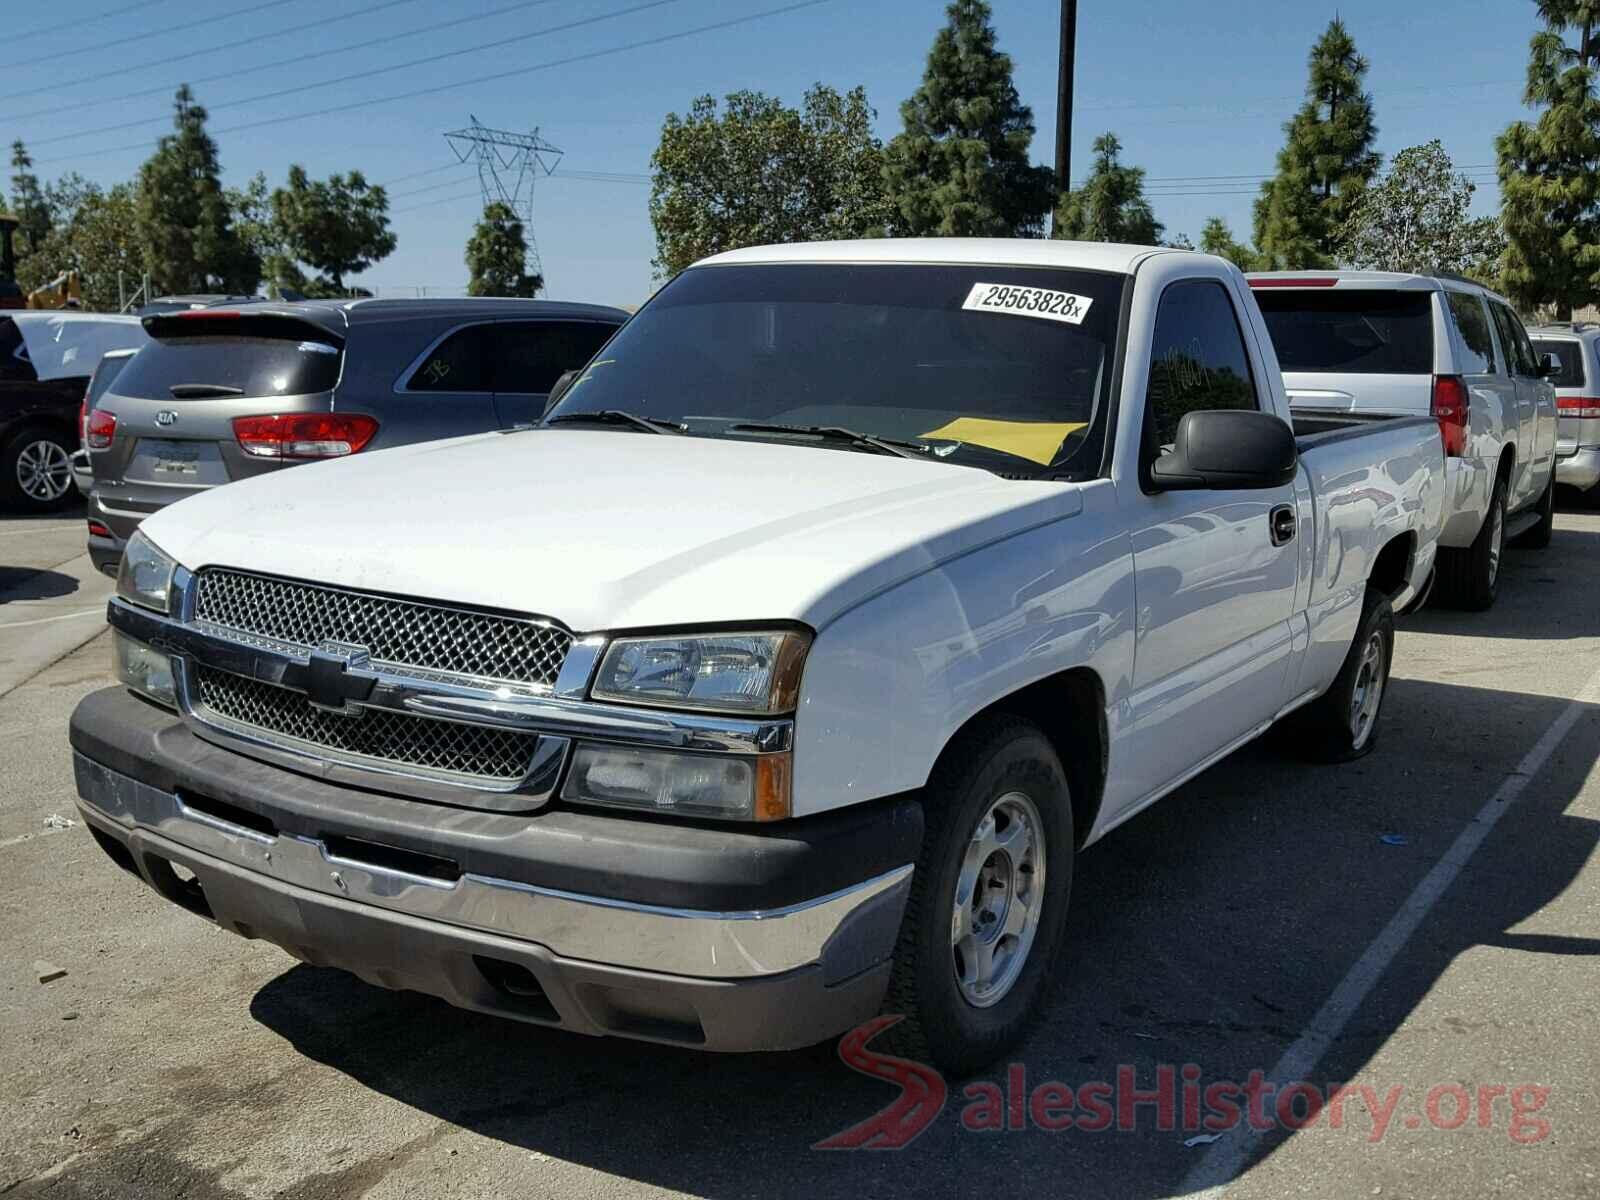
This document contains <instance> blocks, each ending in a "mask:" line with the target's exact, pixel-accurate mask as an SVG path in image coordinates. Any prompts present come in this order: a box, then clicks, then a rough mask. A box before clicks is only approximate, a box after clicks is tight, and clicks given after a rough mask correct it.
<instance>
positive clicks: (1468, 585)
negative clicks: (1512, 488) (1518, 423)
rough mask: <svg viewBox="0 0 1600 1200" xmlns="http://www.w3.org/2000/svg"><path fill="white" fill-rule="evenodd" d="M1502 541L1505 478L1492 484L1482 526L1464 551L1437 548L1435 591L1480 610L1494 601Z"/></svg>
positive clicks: (1460, 605)
mask: <svg viewBox="0 0 1600 1200" xmlns="http://www.w3.org/2000/svg"><path fill="white" fill-rule="evenodd" d="M1505 542H1506V481H1505V480H1504V479H1503V478H1502V479H1500V480H1497V481H1496V483H1495V485H1494V492H1493V494H1492V495H1491V496H1490V497H1489V511H1488V512H1487V513H1486V514H1484V518H1483V528H1481V529H1480V530H1478V536H1477V537H1476V538H1474V539H1473V542H1472V545H1470V546H1468V547H1467V548H1466V549H1464V550H1441V551H1439V583H1438V588H1439V594H1440V598H1441V599H1443V600H1444V601H1445V603H1447V604H1450V605H1452V606H1454V607H1456V608H1464V609H1467V610H1469V611H1471V612H1482V611H1483V610H1484V609H1486V608H1488V607H1490V606H1491V605H1492V604H1493V603H1494V597H1495V593H1496V591H1497V590H1498V588H1499V586H1500V561H1501V559H1502V558H1503V557H1504V553H1505Z"/></svg>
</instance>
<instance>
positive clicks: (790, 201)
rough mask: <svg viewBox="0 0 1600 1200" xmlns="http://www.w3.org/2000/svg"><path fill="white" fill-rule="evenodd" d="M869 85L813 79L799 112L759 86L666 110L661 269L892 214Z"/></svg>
mask: <svg viewBox="0 0 1600 1200" xmlns="http://www.w3.org/2000/svg"><path fill="white" fill-rule="evenodd" d="M874 115H875V114H874V113H873V111H872V109H871V107H870V106H869V105H868V104H867V97H866V92H865V90H864V89H862V88H859V87H858V88H854V89H852V90H851V91H849V92H846V93H844V94H842V95H841V94H840V93H839V92H837V91H835V90H834V89H833V88H831V87H826V86H824V85H823V84H820V83H819V84H816V85H815V86H813V87H812V88H811V90H810V91H808V92H807V93H806V94H805V98H804V100H803V101H802V103H801V107H800V108H799V109H794V108H789V107H787V106H786V105H784V103H783V102H782V101H781V100H778V99H777V98H775V97H772V96H766V95H763V94H762V93H760V92H751V91H740V92H734V93H732V94H731V95H729V96H728V97H727V98H726V100H725V101H724V104H723V107H722V108H721V110H720V111H719V109H718V105H717V101H716V100H715V99H714V98H713V97H711V96H700V97H698V98H697V99H696V100H695V101H694V103H693V104H691V105H690V107H689V112H688V114H687V115H686V116H682V117H680V116H678V114H676V113H669V114H668V115H667V119H666V121H665V122H664V123H663V125H662V127H661V141H660V144H659V145H658V146H657V147H656V152H655V154H654V155H653V156H652V158H651V160H650V165H651V169H652V178H651V189H650V221H651V224H652V225H654V226H655V232H656V257H655V262H654V266H655V269H656V272H657V274H659V275H662V276H670V275H673V274H676V273H677V272H678V271H681V270H683V268H684V267H687V266H688V265H689V264H690V263H692V262H694V261H695V260H697V259H700V258H704V257H705V256H706V255H708V254H715V253H717V252H719V251H722V250H732V249H737V248H738V247H740V246H752V245H761V244H764V243H769V242H802V241H817V240H827V239H836V238H849V237H862V236H866V235H868V234H870V233H873V232H876V231H880V230H881V229H882V227H883V226H884V224H885V223H886V221H887V219H888V216H889V209H888V205H887V201H886V199H885V197H884V191H883V162H882V159H883V147H882V145H881V144H880V143H879V141H878V139H877V138H876V137H875V136H873V133H872V120H873V117H874Z"/></svg>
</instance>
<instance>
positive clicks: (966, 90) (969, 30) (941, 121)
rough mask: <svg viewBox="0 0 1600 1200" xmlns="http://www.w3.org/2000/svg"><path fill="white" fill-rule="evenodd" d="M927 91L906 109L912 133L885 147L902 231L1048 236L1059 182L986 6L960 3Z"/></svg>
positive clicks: (951, 11) (931, 64)
mask: <svg viewBox="0 0 1600 1200" xmlns="http://www.w3.org/2000/svg"><path fill="white" fill-rule="evenodd" d="M946 14H947V16H948V23H947V24H946V26H945V27H944V28H943V29H941V30H940V31H939V33H938V35H937V36H936V37H935V38H934V41H933V49H932V50H930V51H929V52H928V65H927V69H926V70H925V71H924V73H923V76H922V86H921V87H919V88H918V89H917V90H916V92H915V93H914V94H913V95H912V97H911V98H910V99H909V100H907V101H906V102H905V103H904V104H902V105H901V106H900V117H901V120H902V121H903V122H904V125H905V130H904V132H902V133H900V134H898V135H897V136H896V137H895V138H894V139H893V140H892V141H891V142H890V143H889V144H888V146H886V147H885V148H884V160H885V161H884V179H885V182H886V183H887V185H888V192H889V201H890V203H891V205H892V206H893V210H894V215H893V217H892V218H891V221H892V229H893V232H895V233H897V234H902V235H909V236H955V237H983V236H989V237H1038V236H1039V235H1040V234H1041V233H1042V232H1043V230H1044V218H1045V215H1046V214H1047V213H1048V212H1049V211H1050V209H1051V207H1052V205H1053V204H1054V202H1055V196H1056V185H1055V176H1054V173H1053V172H1052V171H1051V170H1050V169H1049V168H1048V167H1039V166H1034V165H1033V164H1032V162H1031V161H1030V160H1029V157H1028V147H1029V145H1030V144H1031V143H1032V141H1033V132H1034V129H1033V112H1032V110H1030V109H1029V108H1028V106H1027V105H1025V104H1023V103H1022V101H1021V99H1020V98H1019V97H1018V95H1017V89H1016V86H1015V85H1014V84H1013V83H1012V81H1011V58H1010V56H1009V55H1006V54H1001V53H1000V52H999V50H997V49H996V46H995V32H994V26H993V25H992V24H991V23H990V9H989V6H988V4H986V3H984V0H954V2H953V3H952V4H951V5H950V6H949V8H948V9H947V10H946Z"/></svg>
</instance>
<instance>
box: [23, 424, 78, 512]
mask: <svg viewBox="0 0 1600 1200" xmlns="http://www.w3.org/2000/svg"><path fill="white" fill-rule="evenodd" d="M17 486H18V487H20V488H21V489H22V493H23V495H25V496H28V497H30V498H31V499H34V500H45V501H50V500H59V499H61V497H63V496H65V495H66V494H67V489H68V488H69V487H71V486H72V460H71V459H70V458H69V457H68V456H67V452H66V450H64V449H63V448H62V447H61V445H60V444H59V443H57V442H52V441H50V440H49V439H48V438H40V439H39V440H38V441H36V442H30V443H28V445H26V446H24V447H23V448H22V453H21V454H19V455H17Z"/></svg>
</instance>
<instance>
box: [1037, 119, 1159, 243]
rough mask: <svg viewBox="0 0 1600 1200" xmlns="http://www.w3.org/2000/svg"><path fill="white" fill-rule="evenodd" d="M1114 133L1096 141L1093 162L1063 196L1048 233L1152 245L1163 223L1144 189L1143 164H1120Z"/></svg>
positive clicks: (1085, 240) (1119, 147)
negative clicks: (1082, 178) (1078, 183)
mask: <svg viewBox="0 0 1600 1200" xmlns="http://www.w3.org/2000/svg"><path fill="white" fill-rule="evenodd" d="M1121 154H1122V143H1121V142H1119V141H1118V140H1117V135H1116V134H1114V133H1104V134H1101V135H1100V136H1099V137H1097V138H1096V139H1095V141H1094V166H1093V168H1092V169H1091V170H1090V172H1089V178H1088V179H1087V180H1085V181H1084V185H1083V186H1082V187H1081V188H1078V189H1077V190H1076V191H1071V192H1067V193H1066V194H1065V195H1063V196H1062V197H1061V203H1060V204H1059V205H1058V206H1057V208H1056V217H1055V228H1054V231H1053V232H1052V234H1051V236H1052V237H1058V238H1067V239H1070V240H1072V241H1075V242H1132V243H1134V244H1135V245H1139V246H1154V245H1157V244H1158V243H1159V242H1160V241H1161V234H1162V232H1163V226H1162V224H1161V222H1160V221H1158V220H1156V215H1155V212H1154V211H1153V210H1152V209H1151V207H1150V201H1148V200H1146V199H1145V195H1144V168H1143V167H1128V166H1124V165H1123V164H1122V161H1121Z"/></svg>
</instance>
